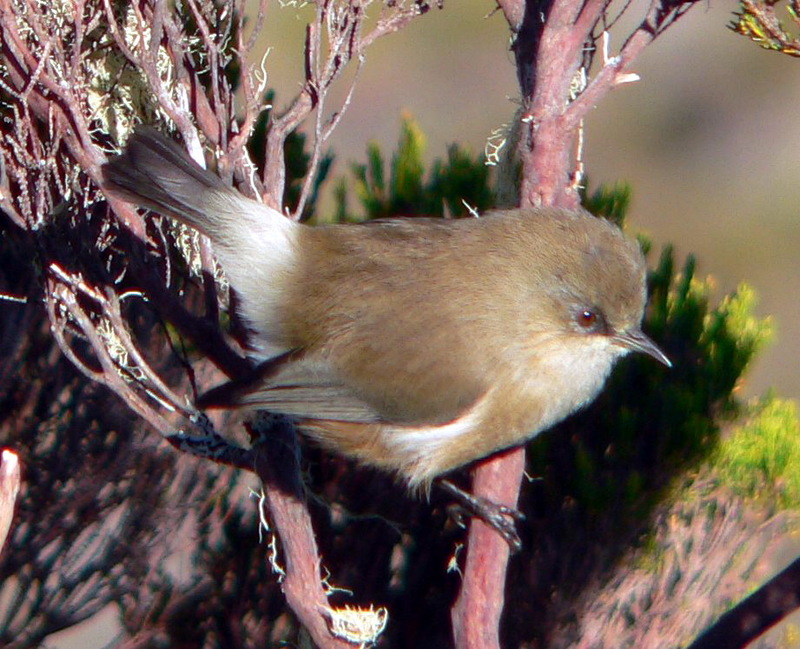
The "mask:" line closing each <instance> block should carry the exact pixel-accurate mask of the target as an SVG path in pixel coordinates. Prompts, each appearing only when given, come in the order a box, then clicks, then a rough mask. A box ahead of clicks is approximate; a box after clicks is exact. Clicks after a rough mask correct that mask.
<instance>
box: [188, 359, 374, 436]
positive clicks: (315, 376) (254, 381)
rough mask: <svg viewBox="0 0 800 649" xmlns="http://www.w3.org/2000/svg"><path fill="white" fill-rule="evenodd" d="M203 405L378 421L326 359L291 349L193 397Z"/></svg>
mask: <svg viewBox="0 0 800 649" xmlns="http://www.w3.org/2000/svg"><path fill="white" fill-rule="evenodd" d="M198 406H200V407H202V408H215V407H216V408H231V407H236V406H239V407H242V406H244V407H250V408H261V409H264V410H270V411H272V412H279V413H282V414H285V415H291V416H295V417H303V418H309V419H333V420H338V421H350V422H357V423H372V422H377V421H379V420H381V416H380V415H379V413H378V412H377V411H376V410H375V409H374V408H373V407H372V406H370V405H369V404H368V403H367V402H366V401H364V400H363V399H361V398H360V397H359V396H358V395H357V394H356V393H355V392H354V391H353V390H352V389H350V388H348V387H347V386H345V385H343V384H342V383H341V382H339V381H337V380H336V378H335V377H334V375H333V373H332V372H331V370H330V368H329V367H328V366H327V364H326V363H324V362H320V361H316V360H313V359H309V358H308V357H306V356H305V355H303V353H302V352H298V351H292V352H287V353H285V354H282V355H280V356H276V357H275V358H271V359H269V360H268V361H266V362H264V363H262V364H261V365H259V366H258V367H257V368H255V370H254V371H253V372H252V373H251V374H250V375H248V376H246V377H243V378H242V379H239V380H235V381H230V382H228V383H225V384H223V385H220V386H218V387H216V388H214V389H212V390H210V391H209V392H207V393H205V394H204V395H202V396H201V397H200V398H199V399H198Z"/></svg>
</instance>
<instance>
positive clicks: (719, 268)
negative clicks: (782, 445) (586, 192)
mask: <svg viewBox="0 0 800 649" xmlns="http://www.w3.org/2000/svg"><path fill="white" fill-rule="evenodd" d="M637 4H641V3H635V2H634V3H633V5H634V6H633V7H632V9H631V12H632V15H633V13H636V12H637V6H636V5H637ZM493 7H494V4H493V3H492V2H489V1H488V0H487V1H483V0H481V1H473V2H460V3H458V2H448V3H446V6H445V9H444V10H443V11H438V10H431V11H430V12H429V13H428V14H427V15H425V16H422V17H421V18H419V19H417V20H416V21H415V22H413V23H412V24H411V25H410V26H408V27H407V28H405V29H403V30H402V31H400V32H399V33H397V34H393V35H390V36H387V37H385V38H383V39H381V40H379V41H377V42H376V43H375V44H374V45H373V46H372V47H371V48H370V49H369V50H368V51H367V53H366V61H365V65H364V66H363V69H362V70H361V72H360V78H359V80H358V83H357V86H356V90H355V94H354V97H353V100H352V104H351V106H350V108H349V110H348V112H347V113H346V114H345V116H344V118H343V120H342V122H341V124H340V126H339V128H338V129H337V130H336V132H335V133H334V135H333V137H332V139H331V140H330V147H331V149H332V150H333V152H334V154H335V155H336V163H335V166H334V169H333V174H332V175H333V177H334V178H338V177H341V176H342V175H346V174H347V173H348V163H349V162H351V161H359V162H363V161H364V160H365V150H366V145H367V142H368V141H370V140H374V141H377V142H379V143H380V144H381V145H382V148H383V151H384V153H385V155H387V156H388V155H389V154H391V152H392V151H393V150H394V147H395V144H396V141H397V137H398V135H399V127H400V121H401V117H402V115H403V114H404V113H407V114H410V115H411V116H412V117H413V118H414V119H415V120H417V122H418V123H419V125H420V126H421V128H422V129H423V131H424V133H425V134H426V136H427V139H428V149H427V156H428V158H429V159H433V158H436V157H443V156H444V155H445V154H446V148H447V145H448V144H450V143H453V142H458V143H461V144H465V145H468V146H469V147H470V148H471V149H472V150H473V152H475V153H479V152H481V151H483V148H484V144H485V142H486V139H487V138H488V137H489V136H490V135H491V134H492V131H493V130H494V129H497V128H499V127H501V126H502V125H503V124H507V123H508V122H509V121H510V120H511V118H512V116H513V113H514V111H515V108H516V105H517V104H516V103H515V98H516V97H517V84H516V79H515V73H514V66H513V57H512V55H511V53H510V52H509V33H508V27H507V24H506V22H505V19H504V17H503V15H502V14H501V13H500V12H497V11H495V12H493V11H492V10H493ZM736 7H737V3H733V2H715V1H712V2H709V3H699V4H698V5H697V6H695V7H694V8H693V9H691V10H690V11H689V12H688V14H686V15H685V16H684V17H683V18H682V19H681V20H679V21H678V22H677V23H676V24H675V25H673V26H672V27H670V28H669V29H668V30H667V32H666V33H665V34H664V35H662V36H661V37H660V38H659V39H657V40H656V42H655V43H654V44H653V45H651V46H650V47H649V48H648V49H647V50H646V51H645V53H644V55H643V56H642V57H641V58H640V59H639V61H638V62H637V63H636V64H635V65H634V67H633V68H632V71H633V72H636V73H637V74H639V75H640V77H641V80H640V81H639V82H637V83H632V84H626V85H623V86H620V87H618V88H617V89H616V90H615V91H613V92H612V93H611V94H610V95H609V96H608V97H607V98H606V99H605V100H604V101H603V102H602V103H601V104H600V105H599V106H598V107H597V108H596V109H595V111H594V113H593V115H592V116H591V118H590V119H589V120H588V121H587V124H586V148H585V154H584V159H585V163H586V171H587V174H588V176H589V178H590V185H591V187H596V186H597V184H598V183H614V182H616V181H627V182H629V183H630V184H631V186H632V189H633V202H632V209H631V212H630V215H629V225H630V227H631V228H633V229H634V230H640V231H643V232H645V233H647V234H648V235H649V236H651V237H652V239H653V241H654V244H655V250H654V252H655V253H656V255H657V254H658V252H659V250H660V248H661V246H662V245H664V244H666V243H674V244H675V247H676V250H677V252H678V253H679V255H680V256H683V255H685V254H688V253H695V254H696V255H697V256H698V259H699V262H700V263H699V274H700V275H701V276H704V275H708V274H710V275H712V276H713V277H714V278H715V280H716V284H717V293H716V295H715V296H714V299H715V301H716V300H717V299H719V298H721V297H722V295H724V293H725V292H727V291H729V290H731V289H733V288H735V287H736V286H737V284H739V282H741V281H747V282H748V283H750V284H752V285H753V286H754V287H755V288H756V289H757V292H758V295H759V296H760V307H759V309H758V311H759V313H760V314H762V315H767V314H773V315H774V317H775V319H776V322H777V331H778V336H777V339H776V342H775V343H774V344H773V345H772V346H771V347H770V348H769V349H768V350H767V352H766V353H764V354H763V355H762V356H761V357H760V358H759V360H758V362H757V364H756V366H755V367H754V368H753V371H752V372H751V373H750V378H749V380H748V381H747V383H746V385H745V386H744V390H745V393H746V394H759V393H761V392H763V391H764V390H765V389H766V388H768V387H770V386H774V387H775V388H777V390H778V392H779V393H780V394H782V395H784V396H787V397H794V398H797V397H800V364H799V363H797V362H796V358H797V356H798V351H799V350H800V305H798V299H797V297H796V294H797V288H796V287H797V286H798V285H800V262H798V255H797V253H796V252H795V250H796V247H797V244H798V242H800V218H798V216H800V208H798V205H800V201H798V198H800V186H798V183H797V180H796V178H797V175H798V157H800V120H798V107H799V106H800V61H799V60H797V59H793V58H790V57H788V56H785V55H780V54H777V53H773V52H768V51H766V50H763V49H761V48H759V47H758V46H756V44H754V43H752V42H751V41H749V40H748V39H746V38H744V37H742V36H739V35H737V34H735V33H733V32H732V31H730V30H729V29H727V27H726V26H727V24H728V23H729V22H730V20H731V17H732V12H733V11H734V10H735V9H736ZM312 12H313V8H312V7H299V8H298V7H296V6H291V5H289V6H283V7H281V6H280V5H279V4H278V3H275V4H274V5H272V6H271V7H270V10H269V13H268V15H267V29H266V33H265V35H264V36H265V38H264V42H265V45H266V44H269V46H271V48H272V50H271V52H270V54H269V57H268V58H267V61H266V69H267V72H268V75H269V84H270V86H271V87H273V88H274V89H275V90H276V91H277V96H276V102H275V105H276V107H277V108H278V109H279V110H280V109H282V108H283V107H285V102H286V101H288V99H289V97H291V96H292V95H293V94H294V93H295V92H296V90H297V88H298V84H299V83H300V81H301V79H302V74H303V71H302V56H301V53H302V45H303V37H304V29H305V24H306V22H307V20H308V19H309V18H310V17H311V16H312V15H313V14H312ZM640 13H641V9H639V12H638V13H637V16H638V15H640ZM626 24H627V23H626ZM625 35H626V32H623V31H617V32H616V33H615V32H613V31H612V38H611V54H612V55H613V54H614V53H615V51H616V50H617V49H618V48H619V46H620V45H621V40H622V39H624V38H625ZM598 59H599V57H598ZM338 90H339V92H338V94H337V93H334V98H333V100H332V101H331V102H330V104H329V105H330V107H331V109H334V108H338V105H339V104H338V103H337V99H338V100H339V101H340V100H341V98H342V97H344V94H345V89H344V84H342V85H341V86H340V88H339V89H338ZM282 102H283V103H282ZM330 184H332V183H329V185H330ZM327 204H330V201H328V202H327V203H326V202H323V205H322V207H323V211H324V210H325V209H326V205H327ZM329 209H330V208H329Z"/></svg>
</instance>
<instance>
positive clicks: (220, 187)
mask: <svg viewBox="0 0 800 649" xmlns="http://www.w3.org/2000/svg"><path fill="white" fill-rule="evenodd" d="M103 181H104V188H105V189H107V190H109V191H110V192H112V193H114V194H117V195H118V196H121V197H123V198H125V199H126V200H128V201H130V202H132V203H135V204H137V205H141V206H142V207H147V208H149V209H152V210H154V211H156V212H158V213H160V214H166V215H168V216H172V217H174V218H176V219H178V220H179V221H182V222H184V223H186V224H187V225H190V226H192V227H193V228H195V229H197V230H200V231H201V232H202V233H203V234H206V235H207V236H209V237H210V238H211V239H212V241H216V242H220V241H222V242H223V243H228V241H227V240H226V238H229V237H230V233H231V230H232V229H234V230H235V229H241V228H242V227H245V228H246V227H247V221H249V220H251V219H252V220H254V221H257V222H258V226H259V227H260V228H263V227H264V226H267V225H270V224H269V223H268V222H269V221H272V222H273V224H275V223H280V225H283V226H285V225H286V219H285V218H284V217H283V216H282V215H281V214H280V213H279V212H278V211H277V210H273V209H271V208H269V207H267V206H265V205H262V204H260V203H257V202H255V201H251V200H250V199H247V198H245V197H244V196H242V195H241V194H239V192H237V191H236V190H234V189H233V188H231V187H229V186H228V185H226V184H225V183H224V182H223V181H222V179H220V178H219V177H218V176H216V175H215V174H213V173H211V172H210V171H207V170H205V169H203V168H201V167H200V166H199V165H198V164H197V163H195V162H194V161H193V160H192V159H191V158H190V157H189V156H188V154H187V153H186V152H185V151H184V150H183V149H181V148H180V147H179V146H178V145H177V144H176V143H175V142H173V141H172V140H170V139H169V138H167V137H166V136H164V135H162V134H161V133H159V132H158V131H156V130H154V129H151V128H145V127H140V128H138V129H137V130H136V132H135V133H134V134H133V135H132V136H131V137H130V139H129V140H128V143H127V145H126V146H125V150H124V151H123V152H122V154H121V155H119V156H117V157H116V158H114V159H112V160H111V161H110V162H108V163H106V164H105V165H104V166H103ZM265 221H266V222H265ZM231 243H233V242H231Z"/></svg>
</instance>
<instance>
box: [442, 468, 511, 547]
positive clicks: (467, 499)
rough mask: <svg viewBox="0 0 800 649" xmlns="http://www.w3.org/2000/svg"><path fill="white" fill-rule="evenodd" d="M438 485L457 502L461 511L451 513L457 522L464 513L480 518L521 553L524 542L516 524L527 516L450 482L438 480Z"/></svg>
mask: <svg viewBox="0 0 800 649" xmlns="http://www.w3.org/2000/svg"><path fill="white" fill-rule="evenodd" d="M437 484H438V485H439V486H440V487H442V489H443V490H444V491H446V492H447V493H448V494H450V496H452V497H453V498H455V500H456V501H457V504H456V505H455V508H456V509H460V510H461V511H460V512H457V511H452V510H451V512H450V513H451V514H452V515H454V516H455V518H456V520H457V521H458V520H460V519H461V518H462V514H463V513H466V514H467V515H468V516H473V517H476V518H480V519H481V520H482V521H483V522H484V523H486V524H487V525H488V526H489V527H491V528H492V529H493V530H494V531H495V532H497V533H498V534H499V535H500V536H502V537H503V540H505V542H506V543H508V545H509V547H510V548H511V551H512V552H519V551H520V550H521V549H522V541H521V540H520V538H519V534H517V525H516V524H517V522H518V521H524V520H525V514H523V513H522V512H521V511H519V510H518V509H514V508H513V507H506V506H505V505H500V504H498V503H496V502H494V501H491V500H489V499H488V498H483V497H482V496H476V495H475V494H471V493H469V492H468V491H464V490H463V489H461V488H459V487H457V486H456V485H454V484H453V483H452V482H450V481H449V480H444V479H440V480H437Z"/></svg>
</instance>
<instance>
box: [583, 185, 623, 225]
mask: <svg viewBox="0 0 800 649" xmlns="http://www.w3.org/2000/svg"><path fill="white" fill-rule="evenodd" d="M581 203H582V204H583V206H584V207H585V208H586V209H587V210H589V211H590V212H591V213H592V214H594V215H595V216H602V217H603V218H606V219H608V220H609V221H612V222H614V223H616V224H617V225H618V226H619V227H622V226H623V225H624V224H625V216H626V215H627V214H628V208H630V205H631V186H630V185H629V184H628V183H626V182H619V183H614V185H612V186H611V187H609V186H607V185H600V187H598V188H597V189H596V190H595V191H594V192H593V193H592V194H591V195H589V194H587V193H586V188H585V187H584V190H583V192H582V195H581Z"/></svg>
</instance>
